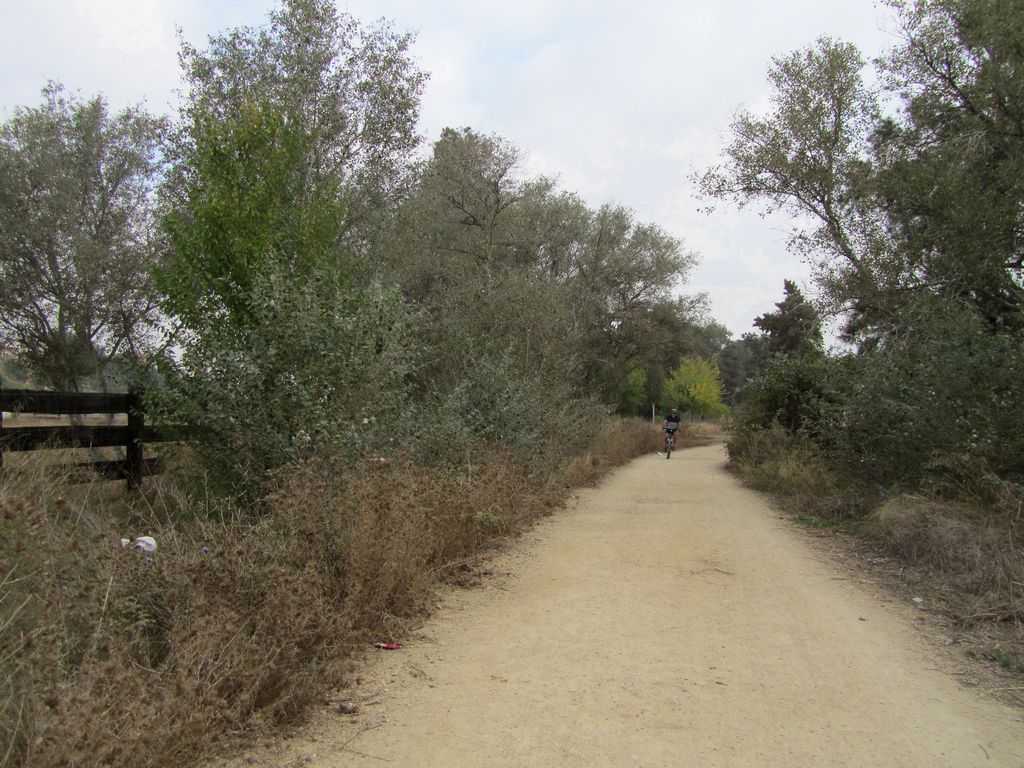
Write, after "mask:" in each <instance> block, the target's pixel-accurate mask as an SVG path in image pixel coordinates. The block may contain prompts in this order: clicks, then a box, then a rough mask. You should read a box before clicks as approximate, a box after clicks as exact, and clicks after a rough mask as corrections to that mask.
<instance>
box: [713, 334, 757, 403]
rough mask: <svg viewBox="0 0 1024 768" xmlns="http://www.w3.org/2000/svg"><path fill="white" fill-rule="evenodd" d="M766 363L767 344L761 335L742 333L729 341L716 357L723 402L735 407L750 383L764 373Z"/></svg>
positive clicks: (745, 393)
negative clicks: (720, 375)
mask: <svg viewBox="0 0 1024 768" xmlns="http://www.w3.org/2000/svg"><path fill="white" fill-rule="evenodd" d="M767 363H768V343H767V341H766V340H765V336H764V335H763V334H758V333H744V334H743V335H742V336H740V338H738V339H735V340H732V341H729V342H728V343H727V344H726V345H725V347H724V348H723V349H722V351H721V352H720V353H719V355H718V367H719V370H720V371H721V374H722V386H723V388H724V389H725V401H726V402H727V403H728V404H729V405H730V406H733V407H735V406H736V405H739V403H741V402H742V401H743V399H744V398H745V397H746V395H747V389H748V386H749V384H750V383H751V382H753V381H755V380H756V379H757V378H758V377H759V376H760V375H761V373H762V372H763V371H764V368H765V366H766V365H767Z"/></svg>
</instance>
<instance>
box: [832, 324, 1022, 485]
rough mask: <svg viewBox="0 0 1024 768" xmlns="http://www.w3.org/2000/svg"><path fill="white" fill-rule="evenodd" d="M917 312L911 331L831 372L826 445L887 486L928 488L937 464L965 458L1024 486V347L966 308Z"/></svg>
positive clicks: (860, 472) (837, 458) (847, 465)
mask: <svg viewBox="0 0 1024 768" xmlns="http://www.w3.org/2000/svg"><path fill="white" fill-rule="evenodd" d="M916 309H917V312H916V313H911V312H910V311H908V312H907V319H906V327H907V333H905V334H903V335H901V336H900V337H897V338H894V339H893V340H891V341H890V342H888V343H886V344H884V345H880V346H878V347H876V348H874V349H872V350H870V351H867V352H865V353H862V354H861V355H856V356H853V355H851V356H847V357H845V358H843V359H841V360H838V361H836V362H835V363H833V364H832V366H831V371H830V373H829V380H830V381H829V384H828V387H829V389H830V390H831V392H832V394H831V397H830V402H829V404H828V407H827V408H825V409H823V411H822V413H821V415H820V417H819V421H818V426H817V428H818V430H819V432H820V435H821V442H822V443H823V445H825V446H826V447H827V448H828V450H829V451H830V453H831V454H832V456H833V460H834V461H835V462H837V463H839V464H841V465H842V466H844V467H845V468H847V470H848V471H850V472H853V473H856V474H858V475H863V476H865V477H869V478H873V480H874V481H875V482H877V483H879V484H880V485H883V486H884V485H886V484H891V483H917V482H921V481H922V480H924V479H925V478H926V476H927V475H928V473H929V467H930V466H932V465H933V464H934V463H935V462H936V461H937V460H938V459H939V457H943V456H947V457H948V456H961V455H970V456H973V457H975V459H977V460H978V461H980V462H982V463H984V464H986V465H987V466H989V467H991V468H992V469H993V470H994V471H995V472H996V473H997V474H998V475H1000V476H1003V477H1007V478H1011V479H1015V480H1016V481H1018V482H1019V481H1020V480H1021V479H1024V463H1022V462H1021V459H1020V457H1021V449H1022V448H1024V443H1022V440H1021V434H1022V429H1024V417H1022V416H1021V414H1020V409H1019V408H1018V407H1017V405H1018V404H1019V403H1020V402H1022V398H1024V385H1022V384H1021V381H1022V379H1024V377H1022V376H1021V371H1022V370H1024V344H1022V343H1021V341H1020V340H1018V339H1014V338H1012V337H1008V336H1005V335H993V334H991V333H989V332H987V331H986V328H985V323H984V320H983V319H982V318H980V317H978V315H977V314H976V313H974V312H973V311H971V310H970V309H967V308H964V307H962V306H956V305H951V306H950V305H946V306H935V305H933V304H930V305H929V306H928V307H925V308H920V307H918V308H916ZM915 315H916V316H915ZM940 463H941V462H940Z"/></svg>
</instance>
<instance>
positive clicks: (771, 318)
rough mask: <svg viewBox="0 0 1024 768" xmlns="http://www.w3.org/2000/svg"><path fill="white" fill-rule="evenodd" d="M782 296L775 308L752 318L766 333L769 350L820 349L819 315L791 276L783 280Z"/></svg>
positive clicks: (782, 352) (788, 352)
mask: <svg viewBox="0 0 1024 768" xmlns="http://www.w3.org/2000/svg"><path fill="white" fill-rule="evenodd" d="M784 290H785V293H786V295H785V298H783V300H782V301H780V302H778V303H777V304H776V305H775V307H776V310H775V311H774V312H767V313H765V314H763V315H761V316H760V317H758V318H755V319H754V325H756V326H757V327H758V328H760V329H761V330H762V331H763V332H764V333H765V336H766V337H767V339H766V340H767V346H768V352H769V354H773V355H803V354H806V353H809V352H813V351H815V350H821V346H822V338H821V318H820V317H819V315H818V311H817V310H816V309H815V308H814V305H812V304H811V303H810V302H809V301H807V299H806V298H804V295H803V293H802V292H801V291H800V289H799V288H798V287H797V285H796V283H794V282H793V281H792V280H786V281H785V283H784Z"/></svg>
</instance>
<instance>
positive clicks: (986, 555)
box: [868, 494, 1024, 623]
mask: <svg viewBox="0 0 1024 768" xmlns="http://www.w3.org/2000/svg"><path fill="white" fill-rule="evenodd" d="M1015 522H1016V521H1015V520H1014V519H1013V518H1005V517H1004V518H1002V521H1001V522H1000V521H999V519H998V518H995V517H992V516H990V515H986V514H984V513H983V512H981V511H979V509H978V508H977V507H976V506H975V505H969V504H964V503H962V502H952V501H944V500H940V499H935V498H929V497H925V496H918V495H912V494H904V495H900V496H896V497H894V498H892V499H889V500H888V501H886V502H885V503H884V504H883V505H882V506H880V507H879V508H878V509H877V510H875V511H874V512H873V513H872V514H871V515H870V517H869V529H868V530H869V532H871V533H873V534H874V535H875V536H877V537H878V538H879V539H880V540H881V541H882V542H883V543H884V544H885V545H886V546H887V547H888V548H889V549H890V550H891V551H892V552H893V553H894V554H895V555H896V556H897V557H899V558H900V560H901V561H902V562H904V563H906V564H908V565H909V566H911V567H913V568H915V569H918V570H919V571H921V572H922V573H924V574H925V575H926V576H927V579H928V580H929V581H931V582H932V583H933V584H935V585H936V586H938V587H941V588H942V589H943V590H944V591H946V592H947V593H948V594H953V595H956V596H957V597H958V599H957V600H956V601H955V602H956V608H955V611H956V613H957V618H959V619H960V620H962V621H965V622H968V623H970V622H974V621H978V620H982V619H987V620H995V621H1014V622H1018V623H1019V622H1020V621H1022V620H1024V548H1022V547H1021V541H1020V538H1021V537H1020V532H1019V531H1018V530H1017V527H1016V525H1015Z"/></svg>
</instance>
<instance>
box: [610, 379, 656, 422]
mask: <svg viewBox="0 0 1024 768" xmlns="http://www.w3.org/2000/svg"><path fill="white" fill-rule="evenodd" d="M648 402H649V401H648V399H647V372H646V371H644V369H643V368H630V369H629V371H628V372H627V373H626V379H625V381H624V382H623V383H622V386H621V387H620V389H619V391H618V392H617V393H616V407H617V408H618V411H619V413H622V414H625V415H629V416H637V415H641V414H643V412H644V410H645V409H644V406H645V405H646V404H647V403H648Z"/></svg>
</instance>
